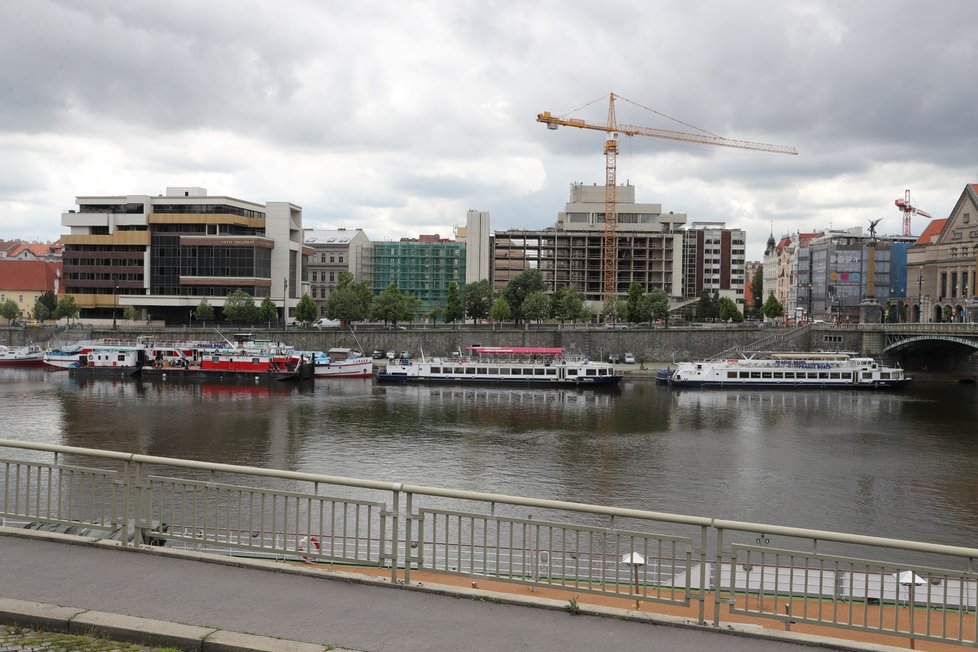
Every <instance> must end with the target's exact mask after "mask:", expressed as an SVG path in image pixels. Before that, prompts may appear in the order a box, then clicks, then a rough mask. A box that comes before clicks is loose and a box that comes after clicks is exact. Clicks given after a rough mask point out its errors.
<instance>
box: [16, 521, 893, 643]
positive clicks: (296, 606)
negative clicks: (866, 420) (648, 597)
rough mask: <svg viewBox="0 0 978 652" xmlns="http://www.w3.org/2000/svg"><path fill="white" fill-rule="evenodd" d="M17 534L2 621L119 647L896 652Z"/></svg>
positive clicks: (650, 616)
mask: <svg viewBox="0 0 978 652" xmlns="http://www.w3.org/2000/svg"><path fill="white" fill-rule="evenodd" d="M22 533H23V531H18V530H13V529H11V528H0V622H7V623H10V622H14V621H18V620H20V622H23V621H24V620H25V619H26V618H27V617H28V616H26V615H23V614H25V613H41V614H47V615H48V616H50V617H51V621H50V623H49V625H48V628H50V629H54V628H55V627H56V626H57V625H58V624H61V623H63V624H69V623H70V626H71V627H72V628H73V629H72V631H76V632H77V633H88V632H90V631H92V630H93V628H94V629H95V630H96V631H98V632H99V633H100V634H102V635H105V636H107V637H108V638H112V639H115V640H133V637H134V636H135V637H136V640H139V639H140V637H139V636H137V635H138V634H139V633H140V632H144V633H145V635H144V636H142V637H141V640H142V641H143V642H145V643H147V644H151V645H170V646H173V647H180V648H181V649H201V650H293V651H295V652H299V651H305V650H309V651H313V650H323V649H329V648H328V647H326V646H333V647H335V648H341V649H351V650H369V651H371V652H386V651H391V652H394V651H396V652H411V651H414V650H418V651H421V650H424V651H431V650H466V651H479V650H486V651H487V652H488V651H490V650H491V651H493V652H501V651H505V650H534V651H535V652H537V651H540V652H548V651H551V650H553V651H555V652H556V651H557V650H560V651H562V652H563V651H566V650H643V651H646V652H649V651H651V652H656V651H659V650H662V651H665V650H669V651H673V650H725V651H729V652H740V651H743V652H767V651H774V650H779V651H783V650H799V651H800V650H805V649H812V648H811V647H810V646H811V645H817V646H820V647H823V648H825V647H828V648H835V649H862V650H881V649H890V648H881V647H879V646H869V645H859V644H846V645H840V644H839V642H837V641H836V642H834V643H829V641H828V640H827V639H821V638H814V637H806V636H803V635H795V634H780V633H770V632H762V631H757V628H749V627H745V628H744V630H743V631H737V630H724V631H723V632H720V631H717V630H714V629H712V628H703V627H697V626H692V627H691V626H676V625H674V624H673V625H670V624H666V623H668V620H667V618H666V617H663V616H658V617H657V616H655V615H654V614H640V615H638V616H636V615H635V614H634V612H632V613H629V612H625V611H622V610H613V609H607V608H606V609H600V608H589V609H586V610H585V611H586V613H584V614H582V615H579V616H576V617H575V616H572V615H570V614H569V613H568V612H567V610H566V606H567V605H566V603H557V602H556V601H552V600H543V599H538V600H535V601H533V602H535V603H536V604H535V605H534V606H536V607H538V608H533V606H520V605H516V604H508V603H507V598H508V597H511V596H506V595H501V594H493V593H491V592H488V591H479V590H472V589H468V588H465V589H460V588H458V587H447V586H446V587H437V586H434V587H433V586H424V587H418V586H412V587H404V586H391V585H390V583H389V582H385V581H383V580H378V579H376V578H369V577H359V576H344V575H340V574H334V575H330V576H326V575H324V574H322V573H321V572H318V571H308V570H305V569H303V568H297V567H293V566H289V565H286V564H282V563H277V562H247V563H243V562H242V561H241V560H237V559H230V558H214V557H206V558H205V559H201V558H200V557H201V556H199V555H195V554H187V553H178V554H175V553H173V552H167V553H161V552H160V551H159V549H156V550H150V551H145V550H144V551H134V550H131V549H124V548H119V547H118V546H117V545H115V544H113V545H107V544H105V543H97V542H95V541H94V540H91V541H83V542H79V540H77V539H75V538H69V537H64V536H62V535H54V534H39V533H33V534H32V535H31V536H24V534H22ZM521 599H524V600H525V597H524V598H521ZM32 603H35V604H32ZM53 605H58V606H60V607H65V608H67V609H62V610H58V609H55V608H54V607H53ZM582 607H583V605H582ZM602 612H603V614H604V615H600V614H601V613H602ZM18 614H22V615H21V616H20V618H19V619H18ZM138 619H149V620H138ZM27 624H36V621H35V622H34V623H27ZM164 632H167V633H168V635H169V637H168V638H166V637H161V636H162V634H163V633H164ZM154 633H155V634H158V635H157V636H151V634H154ZM244 635H249V636H244ZM301 643H306V644H311V645H302V644H301Z"/></svg>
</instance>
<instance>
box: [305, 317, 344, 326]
mask: <svg viewBox="0 0 978 652" xmlns="http://www.w3.org/2000/svg"><path fill="white" fill-rule="evenodd" d="M312 327H313V328H339V327H340V320H339V319H327V318H326V317H320V318H319V319H317V320H316V321H314V322H313V323H312Z"/></svg>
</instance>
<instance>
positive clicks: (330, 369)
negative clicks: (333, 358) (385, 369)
mask: <svg viewBox="0 0 978 652" xmlns="http://www.w3.org/2000/svg"><path fill="white" fill-rule="evenodd" d="M314 375H315V376H316V378H372V377H373V375H374V362H373V360H372V359H370V358H367V359H366V360H362V359H361V360H353V361H343V362H326V363H320V362H317V363H316V370H315V372H314Z"/></svg>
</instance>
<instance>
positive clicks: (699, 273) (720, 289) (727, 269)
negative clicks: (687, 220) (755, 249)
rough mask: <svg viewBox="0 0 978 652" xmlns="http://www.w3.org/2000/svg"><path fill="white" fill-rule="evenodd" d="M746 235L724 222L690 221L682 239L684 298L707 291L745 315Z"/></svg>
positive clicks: (693, 296) (696, 295)
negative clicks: (724, 298) (725, 298)
mask: <svg viewBox="0 0 978 652" xmlns="http://www.w3.org/2000/svg"><path fill="white" fill-rule="evenodd" d="M746 241H747V237H746V234H745V233H744V232H743V231H742V230H741V229H728V228H727V225H726V224H724V223H723V222H693V223H692V224H691V225H690V227H689V228H688V229H686V233H685V235H684V237H683V297H684V298H688V299H691V298H696V297H699V296H701V295H702V294H703V292H704V291H708V292H709V293H710V294H716V295H717V296H719V297H727V298H728V299H730V300H731V301H733V302H734V303H735V304H737V309H738V310H740V312H744V274H745V272H746V265H747V260H746V255H747V254H746Z"/></svg>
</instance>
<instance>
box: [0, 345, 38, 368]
mask: <svg viewBox="0 0 978 652" xmlns="http://www.w3.org/2000/svg"><path fill="white" fill-rule="evenodd" d="M43 365H44V350H43V349H41V347H39V346H38V345H37V344H29V345H27V346H21V347H13V348H11V347H6V346H3V345H0V367H40V366H43Z"/></svg>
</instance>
